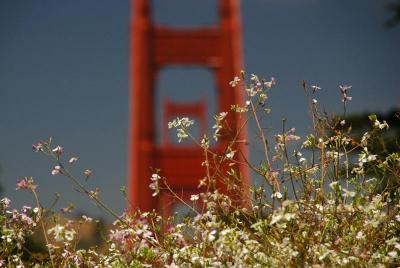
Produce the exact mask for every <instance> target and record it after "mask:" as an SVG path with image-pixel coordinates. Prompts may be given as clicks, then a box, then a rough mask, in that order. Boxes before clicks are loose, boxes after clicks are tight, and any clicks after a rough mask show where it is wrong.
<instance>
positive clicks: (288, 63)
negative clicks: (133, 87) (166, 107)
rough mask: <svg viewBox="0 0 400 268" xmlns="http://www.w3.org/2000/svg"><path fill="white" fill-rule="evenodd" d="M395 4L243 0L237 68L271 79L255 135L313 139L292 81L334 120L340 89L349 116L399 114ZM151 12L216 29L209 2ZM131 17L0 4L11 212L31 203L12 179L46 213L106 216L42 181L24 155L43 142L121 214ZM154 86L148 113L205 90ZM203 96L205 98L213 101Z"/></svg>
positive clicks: (124, 7) (5, 187) (200, 83)
mask: <svg viewBox="0 0 400 268" xmlns="http://www.w3.org/2000/svg"><path fill="white" fill-rule="evenodd" d="M391 3H394V4H393V5H391ZM396 3H398V2H390V1H378V0H353V1H346V0H336V1H323V0H242V2H241V11H242V14H241V15H242V20H243V21H242V23H243V49H244V63H245V69H246V70H247V71H248V72H249V73H256V74H259V75H260V77H265V78H267V79H268V78H270V77H271V76H274V77H275V78H276V79H277V81H278V84H277V86H276V87H275V88H273V89H272V91H271V93H270V96H269V97H270V99H269V105H270V107H271V108H272V113H271V115H270V116H269V117H268V118H267V119H266V120H265V121H264V126H265V128H267V129H268V130H270V133H274V130H276V131H277V132H279V131H280V129H281V119H282V118H283V117H285V118H286V119H287V126H288V128H290V127H295V128H296V129H297V133H298V134H299V135H303V136H304V135H305V134H306V133H307V132H309V131H310V130H311V124H310V123H309V122H310V121H309V119H308V107H307V102H306V98H305V96H304V93H303V91H302V88H301V81H302V80H306V81H307V82H308V83H309V84H318V85H319V86H320V87H321V88H322V90H321V92H319V93H318V95H317V96H318V102H319V104H320V105H321V106H322V107H324V109H325V110H326V111H327V112H328V113H330V114H335V113H340V112H341V111H342V103H341V102H340V98H341V97H340V93H339V89H338V86H339V85H340V84H350V85H352V86H353V88H352V89H351V91H350V95H351V96H352V97H353V100H352V101H351V102H350V103H349V105H348V112H349V113H353V114H361V113H368V112H379V113H382V114H385V113H388V112H389V111H391V110H393V109H397V110H398V108H399V105H400V49H399V48H400V25H399V23H398V21H399V18H400V11H399V10H400V9H399V7H398V6H396V5H395V4H396ZM153 4H154V5H155V7H154V20H155V21H156V22H159V23H162V24H166V25H170V26H177V27H181V26H190V27H196V26H200V25H201V26H204V25H213V24H215V23H216V21H217V11H216V1H215V0H203V1H198V0H190V1H189V0H153ZM398 5H399V4H398ZM396 7H397V9H396ZM130 13H131V12H130V1H128V0H119V1H111V0H85V1H78V0H70V1H51V0H40V1H23V0H2V1H1V2H0V185H1V196H2V197H3V196H7V197H9V198H10V199H11V200H12V201H13V206H14V207H17V208H19V207H21V206H22V205H23V204H32V205H33V204H34V202H33V198H32V196H31V195H30V194H29V193H26V192H23V191H15V182H16V179H18V178H21V177H24V176H33V177H34V179H35V181H36V184H38V185H39V188H38V189H39V192H40V195H41V199H42V202H43V204H44V205H45V206H48V205H50V204H51V203H52V201H53V200H54V193H55V192H59V193H60V194H61V198H60V200H59V201H58V203H57V206H56V208H61V207H66V206H67V205H68V203H70V202H71V203H74V204H75V205H76V207H77V208H76V211H77V213H85V214H87V215H89V216H93V217H103V218H106V219H109V218H108V216H107V215H105V213H103V212H101V211H100V210H99V209H98V208H97V207H96V206H95V205H94V204H91V203H90V201H89V200H88V199H87V197H85V196H83V195H82V194H80V193H78V192H77V191H76V190H75V189H74V188H73V187H72V186H71V184H70V182H69V181H68V180H67V179H66V178H64V177H62V176H52V175H51V174H50V171H51V170H52V167H53V163H52V162H51V161H50V160H49V159H47V158H46V157H45V156H44V155H41V154H37V153H34V152H33V151H32V149H31V145H32V144H33V143H36V142H37V141H39V140H43V139H47V138H49V137H53V140H54V145H57V144H60V145H61V146H63V147H64V150H65V156H64V157H65V160H68V159H69V157H70V156H79V157H80V159H79V161H78V162H77V163H76V165H75V166H74V167H73V168H72V172H73V173H74V174H76V175H78V176H81V177H83V175H81V174H82V173H83V171H84V170H85V169H91V170H92V171H93V175H92V177H91V178H90V179H89V181H88V186H89V187H90V188H92V189H94V188H95V187H99V188H100V189H101V191H100V196H101V197H102V198H103V199H104V201H105V202H106V203H107V204H109V205H110V206H111V207H112V208H114V209H115V210H116V211H118V212H119V213H121V212H122V211H123V210H124V208H125V207H126V203H125V200H124V198H123V196H122V194H121V193H120V187H121V186H124V185H126V182H127V155H128V152H127V145H128V111H129V103H128V93H129V39H130V37H129V23H130ZM159 79H160V80H159V81H160V83H159V86H158V87H159V88H158V92H159V93H158V95H157V100H156V103H155V109H159V103H160V100H161V99H163V98H164V97H165V96H169V97H171V98H173V99H174V100H182V99H184V100H189V99H196V98H199V97H203V94H204V92H202V91H201V90H203V89H204V88H210V87H213V86H214V85H213V81H212V77H211V75H210V73H209V72H208V71H207V70H206V69H202V68H191V69H190V70H182V69H179V68H170V69H166V70H163V72H162V73H161V74H160V78H159ZM193 81H195V82H193ZM188 88H189V89H190V91H189V90H188ZM212 94H213V93H212V91H210V93H208V94H206V96H205V98H207V100H209V101H211V102H212V100H213V98H214V97H213V95H212ZM213 109H215V108H213V106H212V105H211V106H210V111H209V114H210V115H211V114H212V113H214V112H216V111H214V110H213ZM157 116H160V115H159V113H158V114H157ZM210 124H211V123H210ZM251 156H252V158H253V159H257V154H252V155H251Z"/></svg>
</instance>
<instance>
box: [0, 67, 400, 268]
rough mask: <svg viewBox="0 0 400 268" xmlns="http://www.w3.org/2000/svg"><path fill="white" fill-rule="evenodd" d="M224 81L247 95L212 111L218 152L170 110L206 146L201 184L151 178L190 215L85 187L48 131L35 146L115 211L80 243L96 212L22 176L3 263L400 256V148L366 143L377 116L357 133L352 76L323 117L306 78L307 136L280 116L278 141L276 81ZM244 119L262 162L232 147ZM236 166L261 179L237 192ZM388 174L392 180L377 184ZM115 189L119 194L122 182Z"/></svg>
mask: <svg viewBox="0 0 400 268" xmlns="http://www.w3.org/2000/svg"><path fill="white" fill-rule="evenodd" d="M230 84H231V85H232V87H233V88H232V90H243V92H244V93H245V94H246V100H245V102H244V103H243V104H233V105H232V110H231V111H224V112H221V113H219V114H218V115H216V116H215V125H214V127H213V129H214V133H212V134H211V135H210V136H211V137H212V138H213V139H215V140H221V139H222V138H226V137H231V139H230V140H229V142H228V143H226V148H225V150H224V151H223V152H221V151H218V150H215V149H214V148H213V146H211V145H210V139H212V138H209V137H208V136H207V135H205V136H204V137H203V138H202V140H201V141H196V140H194V139H193V136H192V135H191V134H190V126H191V125H192V124H193V121H192V120H190V119H189V118H177V119H175V120H173V121H172V122H171V123H170V124H169V127H170V128H175V129H176V130H177V136H178V139H179V140H182V139H193V141H194V142H195V143H197V144H198V145H199V146H200V147H201V148H202V149H203V151H204V156H205V160H204V163H203V164H204V166H205V167H206V174H205V178H204V179H203V180H201V181H200V182H199V187H200V188H201V189H203V191H202V193H200V194H199V195H192V196H191V198H190V201H189V200H183V199H182V198H180V196H179V195H178V194H177V193H174V192H173V191H172V190H171V188H169V186H168V180H167V178H164V177H162V170H161V171H160V170H156V172H155V173H154V174H153V175H152V176H151V178H149V182H150V188H151V189H152V190H153V192H154V194H153V195H154V196H157V195H158V194H159V193H160V191H161V190H163V191H165V190H167V191H170V194H171V195H172V196H174V197H175V198H176V199H178V200H180V201H181V202H182V203H183V204H184V205H186V206H187V208H188V209H189V210H191V212H192V214H194V217H187V218H185V219H184V220H183V221H182V222H180V223H177V224H176V223H174V219H173V218H172V217H171V218H168V219H165V218H162V217H161V216H160V215H158V214H157V212H155V211H152V212H141V211H134V212H128V211H127V212H126V213H124V214H123V215H118V214H117V213H115V212H114V211H113V210H112V209H110V208H109V207H108V206H107V205H106V204H104V203H103V202H102V201H101V197H100V193H99V190H98V189H93V190H90V189H87V188H86V186H85V183H84V181H85V180H87V179H89V178H90V176H92V172H91V171H90V170H85V171H84V172H83V176H82V177H83V178H81V179H80V178H77V177H75V176H74V175H72V173H71V172H70V171H69V169H70V168H71V167H72V165H73V164H74V163H75V162H76V161H78V157H71V158H70V159H69V161H67V163H64V162H63V160H62V158H63V155H64V150H63V148H62V147H61V146H59V145H58V146H56V147H54V148H53V146H52V140H51V139H50V140H48V141H42V142H39V143H37V144H34V145H33V149H34V150H35V151H37V152H41V153H43V154H45V155H48V156H49V157H50V158H51V159H52V160H53V161H54V162H55V165H54V168H53V169H52V171H51V173H52V174H53V175H55V176H60V175H64V176H66V177H67V178H68V179H70V180H71V183H72V184H74V186H75V187H76V188H77V189H78V190H79V191H80V192H81V193H82V194H85V195H87V196H88V198H89V199H91V200H92V201H94V202H95V203H96V204H98V206H99V207H101V208H102V209H104V211H106V212H107V213H110V214H111V215H112V216H114V217H115V218H116V219H115V222H114V223H113V227H112V228H111V229H110V230H109V231H108V233H107V234H106V235H105V237H104V245H103V246H102V247H98V246H95V247H89V248H86V249H82V248H77V243H78V242H79V240H80V235H81V234H80V230H81V229H82V226H83V225H85V224H91V222H92V219H91V218H89V217H86V216H84V215H83V216H82V218H80V219H75V220H63V217H61V216H60V214H59V213H55V212H54V211H52V209H51V208H47V209H46V208H44V207H43V206H42V205H41V203H40V201H39V195H38V187H37V186H36V185H35V184H34V181H33V179H32V178H23V179H21V180H19V181H18V182H17V189H23V190H27V191H29V192H31V193H32V194H33V196H34V198H35V207H34V208H31V207H23V208H22V209H21V210H19V211H18V210H16V209H12V208H11V204H10V200H9V199H7V198H4V199H2V200H1V201H0V226H1V229H0V267H3V266H4V267H7V266H13V267H25V266H26V267H31V266H33V267H340V266H342V267H354V266H361V267H395V266H398V265H400V256H399V253H400V238H399V234H400V231H399V230H400V213H399V210H400V199H399V190H398V189H399V187H397V186H398V185H399V182H400V152H399V150H398V146H397V149H392V150H391V151H390V153H388V152H387V151H382V150H372V147H371V146H370V144H372V143H373V142H374V141H375V140H376V139H377V138H379V136H380V135H382V133H385V131H387V129H388V128H389V125H388V124H387V122H386V121H383V120H382V119H380V118H378V117H377V116H374V115H372V116H370V118H369V121H370V124H371V126H370V129H369V130H367V131H366V132H364V133H363V134H362V135H359V137H357V135H356V136H352V135H351V131H350V130H351V129H350V123H348V122H347V120H348V118H347V117H346V105H348V104H349V102H350V101H351V97H350V96H349V91H350V88H351V86H346V85H342V86H340V87H339V89H340V90H339V93H340V99H341V101H342V103H343V115H342V116H341V117H338V116H336V117H333V118H330V117H328V116H327V115H326V114H321V113H320V108H319V106H318V101H317V99H316V96H317V95H318V94H319V93H318V91H320V90H321V88H320V87H319V86H318V85H313V86H310V87H309V86H308V85H307V83H306V82H303V89H304V92H305V95H306V97H307V99H308V102H309V104H310V114H311V115H312V119H313V126H314V130H313V133H310V134H309V135H308V136H306V137H305V138H303V139H302V138H301V137H299V136H297V135H296V132H295V129H294V128H290V129H287V128H286V121H285V120H283V126H282V132H281V133H279V134H277V135H275V136H274V137H273V138H274V139H273V138H272V137H269V136H268V135H267V133H265V132H264V129H263V127H262V125H263V122H262V120H261V118H262V116H265V115H266V114H268V113H269V112H270V109H269V108H268V95H269V91H270V90H271V89H272V88H273V87H274V85H275V84H276V80H275V79H274V78H271V79H270V80H269V81H267V80H264V79H259V78H258V77H257V76H256V75H253V74H252V75H250V77H247V75H246V74H245V72H242V73H241V74H240V77H235V78H234V80H233V81H232V82H231V83H230ZM338 100H339V98H338ZM232 114H235V115H236V116H238V117H240V118H242V119H243V120H242V122H243V127H240V128H239V129H238V130H235V129H234V128H230V126H229V125H227V122H228V120H226V118H228V116H231V115H232ZM251 121H254V123H255V126H256V128H257V132H258V133H257V135H258V136H259V137H260V140H259V141H245V142H246V143H247V144H252V143H255V144H257V146H259V147H260V148H263V150H264V159H263V160H262V161H260V162H259V163H251V162H250V160H249V159H245V158H243V156H244V155H245V154H244V153H243V152H241V151H240V147H238V146H237V144H238V143H239V142H243V141H240V140H238V137H240V135H239V133H238V131H242V130H243V129H244V126H245V125H246V124H248V123H249V122H251ZM394 124H396V122H394ZM397 124H398V121H397ZM230 131H234V133H230ZM235 131H236V132H235ZM374 148H375V147H374ZM239 165H246V166H247V167H248V168H249V169H250V170H251V172H252V174H253V177H259V178H261V179H262V180H263V181H264V185H261V186H253V187H252V188H251V189H250V192H249V194H248V195H246V194H243V191H242V190H243V189H241V188H240V187H237V185H240V180H241V177H242V174H239V173H238V170H239V169H238V168H237V167H238V166H239ZM226 167H229V168H226ZM372 171H373V172H372ZM387 178H391V180H392V181H393V182H394V185H396V187H382V185H383V184H382V182H384V181H387ZM217 180H222V181H224V182H225V183H226V184H227V185H228V188H229V189H231V190H232V191H237V193H236V194H238V195H240V194H241V196H242V198H243V200H242V202H237V200H233V199H232V194H231V195H230V196H228V195H225V194H224V193H223V192H222V191H221V190H220V189H218V188H217V187H216V183H215V182H216V181H217ZM384 185H388V184H384ZM235 186H236V187H235ZM121 191H122V192H123V193H125V189H124V188H121ZM236 196H237V195H236ZM245 200H249V201H251V202H246V201H245ZM72 208H73V206H69V207H67V208H65V209H63V211H62V213H68V212H69V211H70V210H71V209H72ZM34 232H36V233H40V234H42V235H43V239H44V241H45V251H43V252H42V253H41V254H39V255H38V254H35V253H33V252H31V251H30V250H29V249H28V247H27V244H26V241H27V240H28V239H30V236H31V235H32V234H33V233H34Z"/></svg>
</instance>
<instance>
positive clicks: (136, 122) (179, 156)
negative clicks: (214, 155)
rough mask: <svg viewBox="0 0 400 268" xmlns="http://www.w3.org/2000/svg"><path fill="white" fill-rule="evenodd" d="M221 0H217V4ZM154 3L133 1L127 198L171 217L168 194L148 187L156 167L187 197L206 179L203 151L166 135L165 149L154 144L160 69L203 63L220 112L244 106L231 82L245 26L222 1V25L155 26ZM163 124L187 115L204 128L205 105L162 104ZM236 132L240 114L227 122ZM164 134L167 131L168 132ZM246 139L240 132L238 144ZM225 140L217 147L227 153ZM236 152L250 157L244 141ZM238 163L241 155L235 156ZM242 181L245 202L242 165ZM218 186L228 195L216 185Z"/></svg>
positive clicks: (233, 3) (233, 5)
mask: <svg viewBox="0 0 400 268" xmlns="http://www.w3.org/2000/svg"><path fill="white" fill-rule="evenodd" d="M216 1H217V0H216ZM149 2H151V1H148V0H132V14H133V19H132V22H131V28H130V31H131V33H130V36H131V45H130V65H131V70H130V76H131V90H130V109H131V110H130V133H129V142H130V145H129V198H130V201H131V203H132V205H133V209H136V208H140V209H141V210H142V211H149V210H153V209H155V210H158V211H161V210H163V214H164V215H168V214H169V213H170V211H171V207H170V206H169V205H168V203H170V202H172V199H171V197H170V196H169V194H168V193H167V192H161V194H160V195H159V196H158V197H152V190H151V189H150V188H149V184H150V177H151V174H152V170H151V169H150V167H153V168H160V169H161V175H162V176H165V177H166V178H167V180H168V184H169V185H170V186H171V188H172V189H173V190H174V191H175V192H176V193H177V194H178V195H180V196H182V197H183V198H184V199H187V198H188V196H190V194H193V193H197V192H198V191H199V190H198V188H197V186H198V183H199V180H200V179H202V178H203V177H204V176H205V169H204V167H203V166H202V165H201V163H202V162H203V161H204V156H203V151H202V150H201V148H198V147H193V146H188V145H183V146H177V145H174V144H173V143H171V142H170V141H168V138H167V137H166V136H165V134H164V137H163V140H162V143H161V145H157V143H156V140H155V137H156V135H155V131H156V128H155V126H156V124H155V109H156V107H155V105H154V104H155V95H156V94H155V86H154V85H155V81H156V79H157V74H158V72H159V70H160V69H161V68H163V67H166V66H170V65H176V64H179V65H199V66H204V67H207V68H209V69H210V70H211V71H212V72H213V73H214V77H215V80H216V85H217V110H218V112H223V111H230V105H231V104H235V103H237V104H240V103H242V95H241V92H240V91H239V90H235V89H233V88H232V87H231V86H230V85H229V81H230V80H232V78H233V77H234V76H235V75H238V74H239V72H240V70H241V66H242V49H241V23H240V11H239V1H238V0H219V23H218V25H215V26H214V27H207V28H196V29H186V28H185V29H180V28H178V29H175V28H167V27H164V26H159V25H155V24H154V23H153V22H152V20H151V15H152V14H151V5H150V3H149ZM163 108H164V109H165V112H164V115H165V116H164V122H163V123H164V124H166V122H165V121H167V120H169V119H170V117H171V116H179V114H182V115H185V114H186V115H189V116H196V117H197V118H198V119H200V122H201V124H200V131H205V130H206V126H207V123H206V121H207V120H206V115H207V113H206V111H205V110H206V104H205V102H204V100H203V101H201V102H199V103H195V104H193V103H192V104H190V103H181V104H177V103H172V102H170V101H168V100H166V101H165V102H164V105H163ZM226 120H228V122H229V124H230V126H231V127H232V128H233V131H234V130H236V129H239V128H240V126H241V124H242V123H243V122H242V121H241V119H240V118H239V116H238V114H235V113H232V112H231V113H229V116H228V117H227V119H226ZM165 131H166V130H164V132H165ZM245 138H246V133H245V131H242V132H241V136H240V137H239V139H240V140H244V139H245ZM226 145H227V138H221V140H220V141H219V142H218V143H217V144H216V145H214V146H213V148H212V149H213V150H219V151H223V149H224V148H225V147H226ZM237 146H238V147H236V149H237V150H240V151H242V152H244V155H247V154H246V152H247V150H246V147H245V145H244V143H241V144H239V145H237ZM236 157H238V159H239V160H240V158H241V156H240V155H237V156H236ZM236 168H237V169H238V171H239V172H240V174H242V176H243V179H242V182H241V185H242V187H243V189H242V195H241V196H240V197H239V198H241V199H242V200H244V199H246V198H247V191H246V189H248V184H249V176H248V171H247V169H246V168H245V167H244V166H243V165H239V166H238V167H236ZM217 187H219V188H221V191H224V192H227V191H226V189H225V188H224V186H223V184H222V183H221V182H220V181H217Z"/></svg>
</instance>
